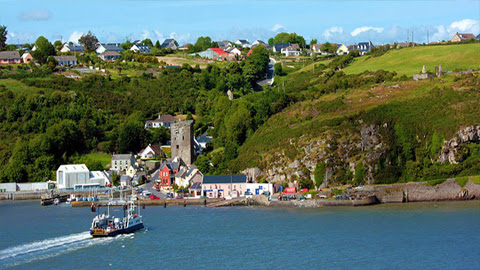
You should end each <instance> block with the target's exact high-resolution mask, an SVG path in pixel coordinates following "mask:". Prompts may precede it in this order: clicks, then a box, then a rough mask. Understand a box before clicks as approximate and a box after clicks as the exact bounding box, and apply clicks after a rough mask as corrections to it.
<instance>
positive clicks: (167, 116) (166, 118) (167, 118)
mask: <svg viewBox="0 0 480 270" xmlns="http://www.w3.org/2000/svg"><path fill="white" fill-rule="evenodd" d="M176 120H177V118H175V117H173V116H172V115H170V114H164V115H161V116H160V117H159V118H157V119H155V120H153V121H154V122H161V123H172V122H175V121H176Z"/></svg>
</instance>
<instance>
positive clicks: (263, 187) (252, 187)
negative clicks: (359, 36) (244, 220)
mask: <svg viewBox="0 0 480 270" xmlns="http://www.w3.org/2000/svg"><path fill="white" fill-rule="evenodd" d="M247 191H250V192H251V193H252V194H253V195H262V194H263V193H264V192H266V191H268V192H270V195H272V194H273V184H269V183H263V184H261V183H247Z"/></svg>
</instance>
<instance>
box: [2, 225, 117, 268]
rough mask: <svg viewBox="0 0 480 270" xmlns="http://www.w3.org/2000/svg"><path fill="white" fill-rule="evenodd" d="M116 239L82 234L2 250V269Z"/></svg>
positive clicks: (86, 233)
mask: <svg viewBox="0 0 480 270" xmlns="http://www.w3.org/2000/svg"><path fill="white" fill-rule="evenodd" d="M115 238H117V237H112V238H92V237H91V235H90V232H82V233H76V234H71V235H67V236H61V237H56V238H50V239H45V240H41V241H35V242H32V243H27V244H23V245H19V246H14V247H9V248H6V249H5V250H0V268H2V265H3V266H4V267H11V266H17V265H22V264H26V263H30V262H32V261H36V260H43V259H47V258H51V257H55V256H58V255H61V254H65V253H70V252H72V251H75V250H78V249H82V248H86V247H89V246H93V245H98V244H105V243H107V242H110V241H113V240H114V239H115Z"/></svg>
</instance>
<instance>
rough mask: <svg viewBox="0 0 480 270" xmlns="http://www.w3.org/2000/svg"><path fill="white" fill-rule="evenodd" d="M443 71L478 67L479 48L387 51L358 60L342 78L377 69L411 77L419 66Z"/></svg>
mask: <svg viewBox="0 0 480 270" xmlns="http://www.w3.org/2000/svg"><path fill="white" fill-rule="evenodd" d="M440 64H441V65H442V68H443V70H444V71H447V70H467V69H469V68H474V69H475V68H478V66H479V65H480V44H479V43H475V44H461V45H438V46H418V47H409V48H403V49H400V50H390V51H388V52H387V53H386V54H385V55H382V56H380V57H370V56H362V57H359V58H357V59H355V61H354V62H353V64H351V65H350V66H348V67H347V68H345V69H344V72H345V73H346V74H356V73H361V72H363V71H366V70H370V71H375V70H379V69H383V70H388V71H395V72H397V73H398V74H400V75H403V74H405V75H407V76H412V75H413V74H414V73H419V72H420V71H421V70H422V67H423V65H425V67H426V68H427V71H431V72H434V71H435V66H438V65H440Z"/></svg>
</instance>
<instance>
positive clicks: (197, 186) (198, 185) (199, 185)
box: [188, 182, 202, 190]
mask: <svg viewBox="0 0 480 270" xmlns="http://www.w3.org/2000/svg"><path fill="white" fill-rule="evenodd" d="M201 189H202V183H200V182H195V183H193V184H192V185H191V186H190V187H189V188H188V190H201Z"/></svg>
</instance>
